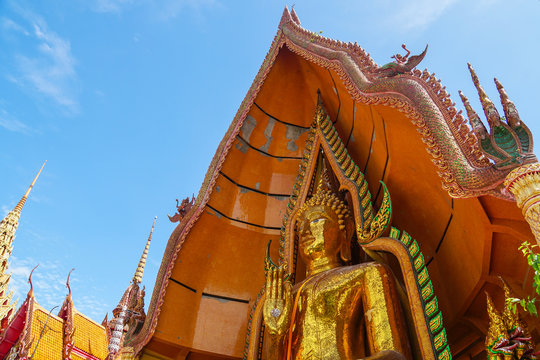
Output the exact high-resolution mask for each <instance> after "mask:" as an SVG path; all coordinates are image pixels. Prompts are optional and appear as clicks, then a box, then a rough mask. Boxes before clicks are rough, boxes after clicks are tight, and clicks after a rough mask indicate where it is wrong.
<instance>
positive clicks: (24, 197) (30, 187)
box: [13, 160, 47, 213]
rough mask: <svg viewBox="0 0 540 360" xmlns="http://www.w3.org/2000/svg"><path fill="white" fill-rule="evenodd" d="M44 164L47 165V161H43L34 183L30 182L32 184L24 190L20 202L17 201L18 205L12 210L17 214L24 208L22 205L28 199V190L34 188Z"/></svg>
mask: <svg viewBox="0 0 540 360" xmlns="http://www.w3.org/2000/svg"><path fill="white" fill-rule="evenodd" d="M46 163H47V160H45V162H44V163H43V165H41V169H39V171H38V173H37V175H36V177H35V178H34V181H32V183H31V184H30V186H29V187H28V190H26V193H25V194H24V195H23V197H22V198H21V200H19V203H18V204H17V205H16V206H15V209H13V211H18V212H19V213H20V212H21V210H22V208H23V206H24V203H26V199H28V195H30V190H32V188H33V187H34V184H35V183H36V180H37V179H38V177H39V174H41V170H43V167H44V166H45V164H46Z"/></svg>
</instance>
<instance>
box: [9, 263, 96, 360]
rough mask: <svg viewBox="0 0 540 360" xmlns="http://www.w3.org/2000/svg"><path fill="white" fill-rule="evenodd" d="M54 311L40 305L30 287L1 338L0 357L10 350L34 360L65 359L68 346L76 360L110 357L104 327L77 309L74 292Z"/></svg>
mask: <svg viewBox="0 0 540 360" xmlns="http://www.w3.org/2000/svg"><path fill="white" fill-rule="evenodd" d="M32 271H33V270H32ZM30 276H31V275H30ZM29 282H30V284H31V280H29ZM68 288H69V286H68ZM55 308H56V307H55ZM53 310H54V308H53V309H52V310H47V309H44V308H43V307H42V306H41V305H39V303H38V302H37V301H36V299H35V297H34V292H33V288H32V285H30V290H29V292H28V295H27V297H26V299H25V301H24V302H23V304H22V305H21V307H20V308H19V309H18V311H17V313H16V314H15V315H14V316H13V318H12V320H11V322H10V323H9V325H8V326H7V328H6V330H5V331H4V332H3V333H2V336H1V337H0V358H3V357H4V356H6V355H7V354H8V353H10V351H18V352H19V354H20V356H26V357H31V358H32V359H34V360H50V359H62V358H64V357H65V356H64V355H65V351H66V346H67V345H70V346H71V345H72V347H71V348H70V349H71V350H70V351H71V358H72V359H74V360H76V359H85V360H88V359H96V360H98V359H100V360H103V359H105V358H106V357H107V333H106V330H105V327H104V326H103V325H100V324H98V323H96V322H95V321H93V320H91V319H90V318H88V317H86V316H85V315H84V314H82V313H80V312H78V311H77V310H76V309H75V307H74V306H73V301H72V300H71V291H69V293H68V294H67V295H66V299H65V301H64V303H63V305H62V307H61V308H60V311H59V313H58V315H54V314H53V313H52V311H53ZM68 332H69V334H68ZM66 341H68V342H69V343H67V342H66Z"/></svg>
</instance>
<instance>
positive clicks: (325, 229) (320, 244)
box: [297, 188, 354, 271]
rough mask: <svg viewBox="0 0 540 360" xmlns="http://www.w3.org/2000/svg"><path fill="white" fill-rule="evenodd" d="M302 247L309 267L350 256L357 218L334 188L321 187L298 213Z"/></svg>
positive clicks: (325, 265)
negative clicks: (334, 191) (352, 235)
mask: <svg viewBox="0 0 540 360" xmlns="http://www.w3.org/2000/svg"><path fill="white" fill-rule="evenodd" d="M297 227H298V248H299V250H300V255H301V257H302V259H303V260H304V262H305V263H306V265H307V268H308V271H310V268H311V267H312V266H313V264H314V263H318V264H319V265H322V266H324V267H326V268H331V267H336V266H339V264H340V259H341V260H342V261H344V262H346V261H348V260H350V255H351V249H350V235H351V234H352V229H353V228H354V227H353V222H352V219H351V217H350V215H349V209H348V208H347V205H345V203H344V202H343V201H341V200H340V199H339V198H338V197H337V196H336V195H335V194H334V193H333V192H332V191H330V190H324V189H322V188H319V189H318V190H317V192H316V193H315V194H314V195H313V196H312V197H311V198H310V199H309V200H308V201H306V203H305V204H304V205H303V206H302V207H301V208H300V210H299V212H298V215H297Z"/></svg>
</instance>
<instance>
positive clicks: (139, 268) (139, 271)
mask: <svg viewBox="0 0 540 360" xmlns="http://www.w3.org/2000/svg"><path fill="white" fill-rule="evenodd" d="M156 219H157V216H154V223H153V224H152V230H150V235H149V236H148V240H147V241H146V246H145V247H144V251H143V253H142V255H141V260H139V265H138V266H137V270H135V275H133V280H131V282H132V283H134V284H140V283H141V282H142V277H143V273H144V266H145V265H146V257H147V256H148V248H149V247H150V241H152V233H153V232H154V225H156Z"/></svg>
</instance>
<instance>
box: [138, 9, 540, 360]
mask: <svg viewBox="0 0 540 360" xmlns="http://www.w3.org/2000/svg"><path fill="white" fill-rule="evenodd" d="M377 69H378V66H377V64H376V63H375V62H374V61H373V60H372V59H371V57H370V56H369V55H368V54H367V53H366V52H365V51H364V50H363V49H362V48H361V47H360V46H359V45H357V44H356V43H355V44H352V43H343V42H340V41H336V40H332V39H328V38H325V37H323V36H321V35H320V34H317V33H313V32H310V31H308V30H305V29H303V28H302V27H301V26H300V21H299V19H298V16H297V15H296V13H295V12H294V10H292V11H289V10H288V9H287V8H285V10H284V12H283V16H282V18H281V21H280V24H279V27H278V31H277V34H276V36H275V38H274V41H273V42H272V45H271V47H270V49H269V51H268V54H267V55H266V58H265V59H264V61H263V64H262V66H261V68H260V70H259V72H258V73H257V75H256V77H255V79H254V81H253V83H252V85H251V87H250V89H249V91H248V93H247V95H246V97H245V98H244V100H243V101H242V103H241V105H240V107H239V109H238V112H237V113H236V116H235V117H234V119H233V121H232V123H231V125H230V126H229V128H228V130H227V132H226V134H225V136H224V137H223V140H222V141H221V142H220V144H219V146H218V149H217V151H216V153H215V155H214V157H213V159H212V162H211V164H210V166H209V169H208V171H207V173H206V176H205V179H204V182H203V184H202V186H201V189H200V191H199V194H198V196H197V198H196V200H195V203H194V204H193V207H192V208H191V209H190V210H189V211H188V212H187V214H185V216H183V218H182V219H181V220H180V223H179V225H178V226H177V227H176V229H175V230H174V231H173V233H172V234H171V236H170V238H169V241H168V244H167V247H166V250H165V253H164V256H163V260H162V263H161V267H160V270H159V273H158V275H157V278H156V283H155V287H154V291H153V294H152V298H151V302H150V305H149V309H148V315H147V316H146V321H145V323H144V325H143V328H142V330H141V332H140V333H139V334H138V335H137V336H136V337H135V338H133V339H130V341H129V344H128V345H129V346H133V347H134V348H135V350H136V352H138V353H140V352H141V351H142V350H143V348H144V350H145V351H149V352H152V351H153V352H160V353H161V354H165V355H166V356H170V357H175V356H178V353H179V352H180V351H184V352H185V351H195V352H201V353H215V354H219V355H222V356H232V357H239V356H241V355H242V350H243V347H244V335H245V333H246V328H247V326H248V322H249V310H250V307H251V305H252V304H253V303H254V302H255V301H256V299H257V297H258V294H259V291H260V289H261V287H262V286H263V285H264V274H263V258H264V252H265V249H266V244H267V243H268V240H270V239H272V240H275V241H273V245H272V247H271V253H272V254H273V256H274V258H277V247H278V245H277V244H278V242H279V241H278V239H279V236H280V235H279V232H280V229H281V224H282V217H283V215H284V213H285V208H286V206H287V199H288V198H289V195H290V194H291V190H292V186H293V184H294V182H295V179H296V175H297V173H298V166H299V164H300V159H301V158H302V154H303V152H304V146H305V145H304V144H305V141H306V139H307V132H308V131H307V130H308V129H309V127H310V124H311V121H312V119H313V115H314V112H315V108H316V103H317V90H320V93H321V99H322V101H323V103H324V106H325V108H326V109H327V111H328V113H329V114H330V116H331V118H332V119H333V121H334V125H335V127H336V129H337V131H338V133H339V136H340V137H341V139H342V141H343V142H344V143H345V144H346V146H347V149H348V151H349V154H350V155H351V157H352V158H353V160H354V161H355V162H356V164H357V165H358V166H359V167H360V168H361V169H363V172H364V174H365V175H366V178H367V180H368V183H369V187H370V188H369V190H370V192H371V194H372V195H373V202H374V205H377V204H378V203H379V202H380V201H381V197H382V194H381V185H379V181H380V180H383V181H384V182H385V183H386V184H387V186H388V189H389V191H390V194H391V195H392V203H393V207H394V210H393V214H395V215H394V219H393V225H394V226H398V227H400V228H402V229H404V230H407V232H409V233H410V234H412V235H413V236H414V237H415V238H416V239H417V240H418V243H419V244H420V246H421V248H422V251H423V253H424V256H425V257H426V263H427V264H428V267H429V271H430V275H431V278H432V280H433V284H434V288H435V291H436V293H437V296H438V298H439V299H440V307H441V309H442V310H443V314H444V316H445V325H446V326H447V330H448V333H449V335H448V336H449V341H450V346H451V348H452V352H453V353H454V354H458V355H460V354H461V352H463V351H465V350H467V351H468V350H470V349H471V348H472V349H473V352H474V351H476V352H477V354H478V353H479V352H481V351H482V350H483V336H484V335H483V334H484V333H485V327H486V326H487V316H484V315H482V314H484V313H485V310H484V309H485V299H484V297H483V291H484V290H490V292H492V293H493V291H495V292H497V291H499V286H498V285H496V284H497V281H498V280H497V276H499V275H503V276H505V277H506V278H510V282H511V283H512V282H513V284H514V285H516V288H517V287H519V286H521V284H522V283H523V282H525V280H524V277H525V272H526V262H525V261H524V259H522V258H521V256H520V254H519V252H518V251H517V247H518V245H519V243H520V242H521V241H523V239H531V238H532V235H531V233H530V230H529V228H528V225H527V223H526V222H525V221H524V219H523V217H522V215H521V213H520V211H519V209H518V208H517V207H516V206H515V204H513V203H510V202H508V201H507V200H509V199H511V197H510V195H509V194H508V193H506V192H505V191H504V190H503V189H502V186H501V183H502V181H503V180H504V177H505V176H506V174H507V173H508V172H509V171H510V170H500V169H496V168H495V167H494V166H492V164H491V163H490V162H489V160H488V159H486V158H485V157H484V156H483V154H482V153H481V152H480V151H479V149H478V141H477V138H476V136H475V134H474V133H473V132H472V131H471V130H470V128H469V127H468V126H467V124H465V121H464V119H463V117H462V116H461V115H460V113H459V112H458V111H457V109H456V108H455V107H454V105H455V104H454V103H453V102H452V100H451V99H450V97H449V94H447V93H446V91H445V90H444V87H443V86H442V85H441V83H440V81H439V80H437V79H436V78H435V77H434V75H433V74H431V73H429V72H428V71H427V70H424V71H419V70H414V71H412V72H411V73H406V74H401V75H398V76H395V77H390V78H381V77H378V76H377V73H376V70H377ZM441 185H442V186H441ZM487 195H493V196H487ZM449 273H452V274H453V275H452V276H451V277H448V276H447V274H449ZM528 284H530V280H529V283H528ZM500 294H501V296H500V299H502V290H501V291H500ZM496 297H497V296H496ZM497 299H499V298H497ZM497 299H496V301H498V300H497Z"/></svg>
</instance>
